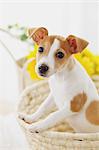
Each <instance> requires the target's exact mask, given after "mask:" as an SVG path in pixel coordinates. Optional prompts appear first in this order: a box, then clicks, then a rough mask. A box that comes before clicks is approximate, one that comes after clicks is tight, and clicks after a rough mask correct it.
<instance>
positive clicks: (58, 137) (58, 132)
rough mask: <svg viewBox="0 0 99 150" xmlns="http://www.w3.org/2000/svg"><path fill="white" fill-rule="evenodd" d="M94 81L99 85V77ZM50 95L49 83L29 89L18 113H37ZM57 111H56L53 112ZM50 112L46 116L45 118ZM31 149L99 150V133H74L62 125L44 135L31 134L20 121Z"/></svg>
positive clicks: (38, 84) (65, 125)
mask: <svg viewBox="0 0 99 150" xmlns="http://www.w3.org/2000/svg"><path fill="white" fill-rule="evenodd" d="M96 77H97V76H94V77H93V80H94V82H95V84H96V85H98V84H97V83H99V82H98V79H99V77H97V78H96ZM48 93H49V86H48V83H47V81H43V82H42V81H40V82H39V83H37V84H35V85H33V86H30V87H28V88H27V89H25V90H24V92H23V93H22V95H21V97H20V104H19V106H18V111H19V112H23V113H26V114H32V113H33V112H35V111H36V110H37V109H38V107H39V106H40V104H41V103H42V102H43V101H44V100H45V98H46V97H47V96H48ZM52 111H55V110H52ZM49 113H50V112H47V113H46V114H44V116H43V118H45V117H46V116H47V115H48V114H49ZM18 122H19V124H20V126H21V127H22V129H23V131H24V133H25V135H26V138H27V141H28V143H29V146H30V149H32V150H99V133H90V134H87V133H74V131H73V129H72V128H71V127H70V126H69V125H68V123H64V122H63V123H60V124H58V125H57V126H55V127H54V128H51V129H49V130H48V131H46V132H42V133H39V134H37V133H30V132H29V131H27V130H26V127H25V123H24V122H23V121H21V120H19V119H18Z"/></svg>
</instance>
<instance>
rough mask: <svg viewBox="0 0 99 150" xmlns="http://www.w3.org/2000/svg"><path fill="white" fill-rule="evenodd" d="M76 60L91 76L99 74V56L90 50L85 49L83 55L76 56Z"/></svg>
mask: <svg viewBox="0 0 99 150" xmlns="http://www.w3.org/2000/svg"><path fill="white" fill-rule="evenodd" d="M75 58H76V59H77V60H78V61H79V62H80V63H81V64H82V65H83V67H84V68H85V70H86V71H87V73H88V74H89V75H90V76H92V75H93V74H99V56H95V55H94V54H93V53H92V52H91V51H90V50H88V49H85V50H84V51H83V52H82V53H81V54H75Z"/></svg>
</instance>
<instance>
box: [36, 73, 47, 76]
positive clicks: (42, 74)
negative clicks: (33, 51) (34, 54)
mask: <svg viewBox="0 0 99 150" xmlns="http://www.w3.org/2000/svg"><path fill="white" fill-rule="evenodd" d="M38 75H39V76H41V77H47V75H46V74H44V73H40V72H39V73H38Z"/></svg>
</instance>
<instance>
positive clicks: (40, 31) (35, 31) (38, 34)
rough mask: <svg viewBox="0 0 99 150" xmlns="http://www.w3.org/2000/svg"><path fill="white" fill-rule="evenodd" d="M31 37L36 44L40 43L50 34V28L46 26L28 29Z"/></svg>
mask: <svg viewBox="0 0 99 150" xmlns="http://www.w3.org/2000/svg"><path fill="white" fill-rule="evenodd" d="M28 34H29V37H31V38H32V39H33V41H34V42H35V43H36V44H38V45H39V44H40V42H41V41H42V40H43V39H44V37H45V36H47V35H48V30H47V29H46V28H43V27H40V28H30V29H29V30H28Z"/></svg>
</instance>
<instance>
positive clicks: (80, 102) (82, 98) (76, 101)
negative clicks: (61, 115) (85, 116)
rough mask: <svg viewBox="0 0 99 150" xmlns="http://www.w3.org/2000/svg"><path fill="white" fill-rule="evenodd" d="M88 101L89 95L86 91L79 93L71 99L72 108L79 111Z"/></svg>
mask: <svg viewBox="0 0 99 150" xmlns="http://www.w3.org/2000/svg"><path fill="white" fill-rule="evenodd" d="M86 101H87V96H86V94H85V93H81V94H78V95H77V96H75V97H74V98H73V100H72V101H71V110H72V111H73V112H79V111H80V110H81V109H82V108H83V106H84V104H85V103H86Z"/></svg>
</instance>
